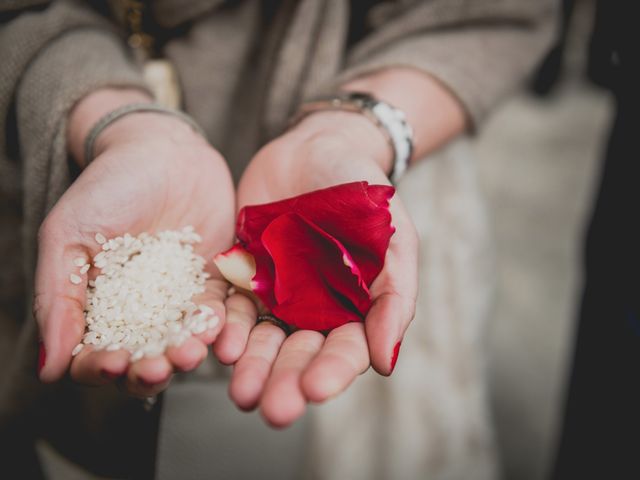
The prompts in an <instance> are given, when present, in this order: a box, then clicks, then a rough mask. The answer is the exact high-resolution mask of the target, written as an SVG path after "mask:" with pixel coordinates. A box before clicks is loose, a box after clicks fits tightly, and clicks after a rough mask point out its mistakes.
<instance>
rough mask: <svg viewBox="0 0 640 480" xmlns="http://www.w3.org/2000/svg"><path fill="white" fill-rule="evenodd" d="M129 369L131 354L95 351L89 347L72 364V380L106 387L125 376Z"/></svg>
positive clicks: (121, 351) (123, 351)
mask: <svg viewBox="0 0 640 480" xmlns="http://www.w3.org/2000/svg"><path fill="white" fill-rule="evenodd" d="M128 367H129V352H127V351H126V350H118V351H115V352H108V351H106V350H99V351H95V350H93V348H92V347H91V346H89V345H87V346H85V347H84V348H83V349H82V351H81V352H80V353H79V354H78V355H76V357H75V358H74V359H73V361H72V362H71V370H70V374H71V378H72V379H73V380H74V381H76V382H78V383H82V384H83V385H104V384H105V383H109V382H112V381H114V380H116V379H117V378H119V377H121V376H123V375H125V374H126V373H127V369H128Z"/></svg>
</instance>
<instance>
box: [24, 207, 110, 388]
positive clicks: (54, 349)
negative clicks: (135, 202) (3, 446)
mask: <svg viewBox="0 0 640 480" xmlns="http://www.w3.org/2000/svg"><path fill="white" fill-rule="evenodd" d="M81 241H82V239H80V238H77V234H76V232H74V231H72V230H70V229H69V228H66V227H65V225H64V223H63V221H62V220H61V219H60V215H59V214H56V213H52V214H50V215H49V217H47V220H45V222H44V223H43V225H42V227H41V228H40V232H39V239H38V263H37V267H36V274H35V295H34V315H35V317H36V321H37V323H38V327H39V330H40V336H41V339H42V344H41V349H42V351H41V354H40V358H41V361H40V362H39V363H40V365H39V369H40V372H39V376H40V379H41V380H42V381H44V382H53V381H55V380H58V379H59V378H60V377H62V375H63V374H64V373H65V372H66V370H67V369H68V367H69V363H70V362H71V352H72V350H73V348H74V347H75V346H76V345H77V344H78V343H79V342H80V341H81V339H82V334H83V333H84V328H85V320H84V312H83V309H84V303H85V292H86V286H87V275H86V273H85V274H83V273H81V272H80V269H79V267H78V266H76V265H74V260H75V259H76V258H83V259H86V261H89V254H90V252H89V251H88V250H87V249H86V248H85V247H83V246H82V243H81ZM96 246H97V244H96ZM71 275H74V277H71ZM76 276H77V277H76ZM72 279H73V282H72ZM78 280H79V281H78ZM74 282H75V283H74Z"/></svg>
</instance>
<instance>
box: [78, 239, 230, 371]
mask: <svg viewBox="0 0 640 480" xmlns="http://www.w3.org/2000/svg"><path fill="white" fill-rule="evenodd" d="M95 239H96V241H97V242H98V243H99V244H100V245H101V246H102V251H101V252H99V253H98V254H97V255H96V256H95V257H93V260H92V262H91V264H89V263H86V259H83V258H78V259H76V260H74V266H75V267H78V268H79V269H80V270H79V274H80V275H85V274H87V273H88V272H89V270H90V268H91V267H93V268H95V269H96V271H95V273H96V274H97V275H96V276H95V279H94V280H89V281H88V287H87V300H86V307H85V320H86V330H85V334H84V337H83V339H82V343H80V344H78V345H77V346H76V347H75V349H74V350H73V354H74V355H77V354H78V353H79V352H80V351H81V350H82V348H83V347H84V345H91V346H92V347H93V349H95V350H108V351H114V350H120V349H125V350H128V351H129V352H131V357H130V359H131V361H132V362H134V361H136V360H139V359H141V358H143V357H153V356H157V355H161V354H162V353H164V351H165V350H166V349H167V348H168V347H170V346H177V345H180V344H181V343H183V342H184V341H185V340H186V339H187V338H189V337H190V336H192V335H197V334H199V333H202V332H204V331H205V330H207V329H212V328H215V327H216V325H217V324H218V322H219V318H218V317H217V316H216V314H215V312H214V311H213V309H212V308H210V307H208V306H207V305H196V304H195V303H194V302H193V298H194V296H196V295H199V294H201V293H203V292H204V290H205V281H206V280H207V278H208V277H209V274H208V273H205V272H204V266H205V260H204V258H202V257H201V256H200V255H197V254H195V253H194V247H193V246H194V245H195V244H197V243H199V242H200V241H201V238H200V236H199V235H198V234H197V233H195V231H194V229H193V227H185V228H183V229H182V230H177V231H164V232H159V233H157V234H155V235H151V234H148V233H142V234H140V235H138V236H137V237H134V236H131V235H129V234H125V235H124V236H121V237H115V238H112V239H107V238H106V237H105V236H104V235H102V234H100V233H97V234H96V236H95ZM91 273H94V271H91ZM70 280H71V282H72V283H74V284H78V283H80V282H81V281H82V277H80V276H79V275H77V274H72V275H71V276H70Z"/></svg>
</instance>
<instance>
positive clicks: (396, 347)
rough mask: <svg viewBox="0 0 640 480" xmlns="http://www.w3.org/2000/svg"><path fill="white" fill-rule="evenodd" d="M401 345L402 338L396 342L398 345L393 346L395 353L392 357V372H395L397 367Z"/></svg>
mask: <svg viewBox="0 0 640 480" xmlns="http://www.w3.org/2000/svg"><path fill="white" fill-rule="evenodd" d="M400 345H402V340H400V341H399V342H398V343H396V346H395V347H393V355H392V357H391V372H390V374H391V373H393V369H394V368H396V362H397V361H398V354H399V353H400Z"/></svg>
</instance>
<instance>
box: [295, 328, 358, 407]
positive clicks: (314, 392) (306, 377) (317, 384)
mask: <svg viewBox="0 0 640 480" xmlns="http://www.w3.org/2000/svg"><path fill="white" fill-rule="evenodd" d="M367 368H369V348H368V346H367V338H366V336H365V332H364V325H363V324H362V323H347V324H346V325H342V326H341V327H338V328H336V329H334V330H332V331H331V332H330V333H329V335H328V336H327V339H326V341H325V342H324V345H323V346H322V349H321V350H320V353H318V355H316V357H315V358H314V359H313V360H312V361H311V363H310V364H309V366H308V367H307V369H306V370H305V372H304V374H303V375H302V381H301V385H302V392H303V393H304V395H305V397H306V398H307V399H308V400H310V401H312V402H317V403H319V402H324V401H325V400H327V399H329V398H331V397H334V396H336V395H337V394H339V393H340V392H342V391H344V390H345V389H346V388H347V387H348V386H349V385H350V384H351V382H353V380H355V378H356V377H357V376H358V375H360V374H361V373H363V372H365V371H366V370H367Z"/></svg>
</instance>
